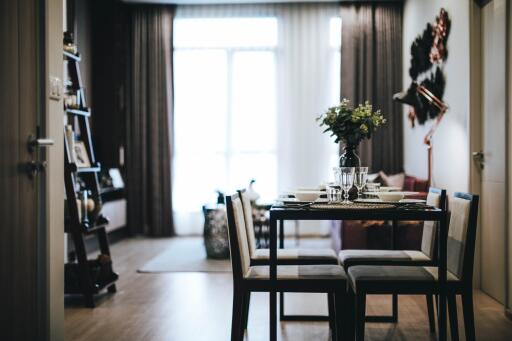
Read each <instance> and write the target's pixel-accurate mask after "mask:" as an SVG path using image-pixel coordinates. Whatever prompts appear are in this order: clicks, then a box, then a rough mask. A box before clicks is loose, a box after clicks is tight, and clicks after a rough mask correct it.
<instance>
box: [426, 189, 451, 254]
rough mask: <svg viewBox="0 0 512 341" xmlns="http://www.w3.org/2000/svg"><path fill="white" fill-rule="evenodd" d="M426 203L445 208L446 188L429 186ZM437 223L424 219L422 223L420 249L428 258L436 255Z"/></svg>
mask: <svg viewBox="0 0 512 341" xmlns="http://www.w3.org/2000/svg"><path fill="white" fill-rule="evenodd" d="M427 205H430V206H434V207H437V208H440V209H442V210H446V190H444V189H439V188H434V187H430V189H429V191H428V195H427ZM436 234H437V223H436V222H433V221H425V222H424V223H423V235H422V236H421V251H422V252H423V253H424V254H426V255H427V256H428V257H429V258H430V259H435V258H436V257H435V255H436Z"/></svg>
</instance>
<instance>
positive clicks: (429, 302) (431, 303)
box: [425, 295, 436, 333]
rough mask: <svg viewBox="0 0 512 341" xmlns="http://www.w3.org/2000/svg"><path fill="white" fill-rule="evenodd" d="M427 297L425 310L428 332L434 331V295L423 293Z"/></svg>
mask: <svg viewBox="0 0 512 341" xmlns="http://www.w3.org/2000/svg"><path fill="white" fill-rule="evenodd" d="M425 298H426V299H427V312H428V324H429V326H430V332H431V333H435V332H436V317H435V315H434V297H433V296H432V295H425Z"/></svg>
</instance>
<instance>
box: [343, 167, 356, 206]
mask: <svg viewBox="0 0 512 341" xmlns="http://www.w3.org/2000/svg"><path fill="white" fill-rule="evenodd" d="M354 172H355V167H340V186H341V188H342V189H343V201H342V204H350V203H351V202H350V201H349V200H348V191H349V190H350V189H351V188H352V186H353V185H354Z"/></svg>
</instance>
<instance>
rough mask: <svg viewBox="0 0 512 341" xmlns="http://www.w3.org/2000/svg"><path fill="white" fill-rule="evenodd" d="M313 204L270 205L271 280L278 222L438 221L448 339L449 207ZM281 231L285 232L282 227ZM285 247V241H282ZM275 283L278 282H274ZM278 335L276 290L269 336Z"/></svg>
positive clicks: (442, 322)
mask: <svg viewBox="0 0 512 341" xmlns="http://www.w3.org/2000/svg"><path fill="white" fill-rule="evenodd" d="M337 207H338V208H325V206H322V208H314V206H312V205H305V206H298V205H295V206H291V205H290V206H286V205H279V204H278V205H274V206H272V207H271V208H270V231H269V233H270V245H269V248H270V260H269V266H270V281H276V280H277V279H276V277H277V235H278V222H281V224H280V226H281V227H282V226H283V222H284V221H286V220H389V221H404V220H407V221H437V222H439V224H437V227H438V236H439V238H437V241H438V262H437V266H438V268H439V269H438V270H439V279H438V282H439V283H438V285H439V300H438V312H439V313H438V325H439V328H438V331H439V340H441V341H445V340H446V333H447V330H446V328H447V322H446V263H447V254H446V252H447V250H446V245H447V237H448V219H449V215H448V212H447V211H444V210H441V209H437V208H431V207H428V206H425V207H421V206H413V207H407V206H403V205H396V206H392V207H387V208H376V209H375V208H372V209H369V208H362V207H361V206H360V205H351V204H347V206H346V207H343V208H339V206H337ZM281 233H283V231H282V228H281ZM281 247H282V245H281ZM274 287H275V286H274ZM276 339H277V291H276V290H272V291H271V292H270V340H271V341H275V340H276Z"/></svg>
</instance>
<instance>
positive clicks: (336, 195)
mask: <svg viewBox="0 0 512 341" xmlns="http://www.w3.org/2000/svg"><path fill="white" fill-rule="evenodd" d="M327 198H328V199H329V204H334V203H337V202H339V201H341V188H340V186H339V185H338V182H336V183H334V184H329V185H327Z"/></svg>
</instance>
